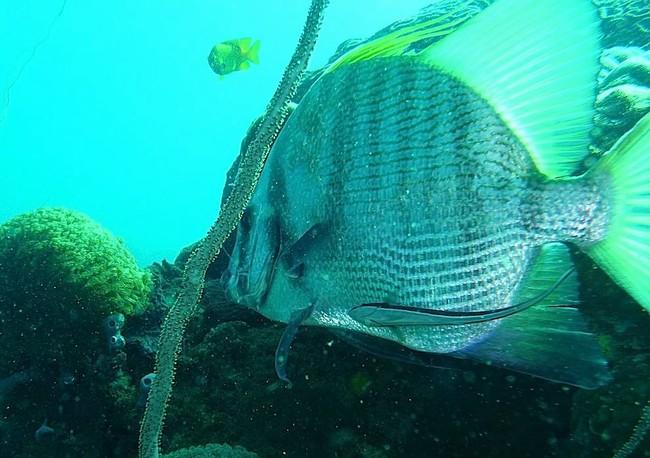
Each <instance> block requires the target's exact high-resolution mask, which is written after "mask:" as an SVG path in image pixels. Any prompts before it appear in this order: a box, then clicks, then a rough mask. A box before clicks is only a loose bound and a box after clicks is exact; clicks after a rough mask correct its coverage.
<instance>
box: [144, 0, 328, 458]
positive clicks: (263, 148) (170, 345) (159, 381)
mask: <svg viewBox="0 0 650 458" xmlns="http://www.w3.org/2000/svg"><path fill="white" fill-rule="evenodd" d="M327 3H328V0H312V2H311V5H310V8H309V12H308V14H307V20H306V22H305V25H304V28H303V31H302V34H301V36H300V39H299V40H298V45H297V47H296V51H295V52H294V54H293V56H292V58H291V61H290V62H289V65H288V66H287V68H286V70H285V72H284V75H283V76H282V79H281V81H280V84H279V85H278V88H277V89H276V92H275V94H274V95H273V97H272V99H271V101H270V103H269V104H268V106H267V108H266V111H265V114H264V116H263V118H262V120H261V122H260V123H259V127H257V129H256V130H255V134H254V138H253V140H252V141H251V143H250V144H249V145H248V148H247V149H246V151H245V153H244V155H243V156H242V158H241V163H240V166H239V171H238V173H237V177H236V179H235V186H234V187H233V189H232V191H231V192H230V194H229V195H228V198H227V199H226V202H225V203H224V205H223V206H222V207H221V211H220V213H219V216H218V217H217V220H216V221H215V223H214V224H213V226H212V227H211V228H210V230H209V231H208V234H207V235H206V236H205V238H204V239H203V240H202V241H201V242H200V243H199V245H198V247H197V248H196V249H195V250H194V251H193V252H192V254H191V255H190V257H189V259H188V260H187V263H186V265H185V271H184V273H183V280H182V284H181V290H180V293H179V295H178V297H177V299H176V302H175V303H174V305H173V306H172V307H171V308H170V310H169V312H168V314H167V317H166V318H165V322H164V323H163V326H162V330H161V335H160V342H159V344H158V353H157V355H156V367H155V373H156V378H155V380H154V382H153V384H152V386H151V390H150V392H149V398H148V402H147V407H146V410H145V414H144V418H143V420H142V425H141V428H140V449H139V456H140V457H141V458H151V457H158V456H159V441H160V435H161V432H162V426H163V421H164V417H165V411H166V408H167V403H168V402H169V398H170V396H171V391H172V384H173V381H174V373H175V367H176V360H177V357H178V352H179V350H180V344H181V341H182V339H183V335H184V332H185V328H186V326H187V323H188V320H189V319H190V317H191V316H192V313H193V312H194V310H195V308H196V306H197V304H198V301H199V299H200V297H201V294H202V291H203V285H204V277H205V272H206V270H207V269H208V266H209V265H210V262H211V261H212V260H214V259H215V257H216V256H217V255H218V254H219V252H220V251H221V247H222V245H223V243H224V242H225V240H226V239H227V238H228V236H229V235H230V234H231V233H232V231H233V230H234V228H235V227H236V225H237V224H238V223H239V220H240V219H241V216H242V214H243V212H244V210H245V209H246V207H247V206H248V203H249V201H250V198H251V196H252V194H253V191H254V190H255V186H256V185H257V182H258V180H259V177H260V175H261V173H262V169H263V167H264V163H265V161H266V158H267V157H268V154H269V152H270V151H271V147H272V146H273V142H274V141H275V139H276V138H277V136H278V134H279V132H280V129H281V128H282V125H283V124H284V121H285V119H286V117H287V116H288V114H289V104H290V102H291V99H292V98H293V96H294V95H295V93H296V90H297V88H298V85H299V84H300V81H301V79H302V76H303V75H304V72H305V69H306V68H307V63H308V60H309V57H310V55H311V52H312V50H313V48H314V45H315V44H316V38H317V36H318V31H319V30H320V24H321V22H322V19H323V13H324V10H325V7H326V6H327Z"/></svg>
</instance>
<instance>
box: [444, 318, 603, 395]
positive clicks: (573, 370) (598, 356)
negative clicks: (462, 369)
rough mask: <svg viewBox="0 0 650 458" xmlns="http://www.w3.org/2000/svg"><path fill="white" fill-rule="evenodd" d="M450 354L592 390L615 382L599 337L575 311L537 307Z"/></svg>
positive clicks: (504, 321) (505, 320)
mask: <svg viewBox="0 0 650 458" xmlns="http://www.w3.org/2000/svg"><path fill="white" fill-rule="evenodd" d="M449 355H450V356H456V357H459V358H469V359H473V360H475V361H481V362H484V363H488V364H491V365H493V366H496V367H502V368H505V369H510V370H513V371H517V372H522V373H525V374H528V375H532V376H535V377H540V378H543V379H546V380H551V381H554V382H560V383H566V384H569V385H574V386H577V387H580V388H586V389H595V388H598V387H600V386H603V385H605V384H606V383H608V382H609V381H610V380H611V374H610V372H609V370H608V368H607V361H606V359H605V357H604V356H603V353H602V350H601V348H600V346H599V344H598V342H597V339H596V337H595V336H594V335H593V334H591V333H590V332H589V331H588V330H587V327H586V325H585V322H584V319H583V318H582V316H581V314H580V311H579V310H578V309H576V308H574V307H553V306H536V307H532V308H530V309H528V310H526V311H524V312H522V313H520V314H517V315H513V316H511V317H508V318H504V319H503V320H502V322H501V324H500V326H499V327H498V328H496V329H495V330H494V331H492V332H491V333H490V334H489V335H488V336H487V337H485V338H484V339H483V340H481V341H479V342H477V343H474V344H472V345H470V346H468V347H467V348H464V349H462V350H459V351H456V352H454V353H450V354H449Z"/></svg>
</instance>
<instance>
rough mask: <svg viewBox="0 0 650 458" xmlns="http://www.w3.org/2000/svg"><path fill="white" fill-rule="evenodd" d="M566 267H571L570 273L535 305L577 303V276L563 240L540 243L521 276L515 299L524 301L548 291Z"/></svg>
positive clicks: (568, 268)
mask: <svg viewBox="0 0 650 458" xmlns="http://www.w3.org/2000/svg"><path fill="white" fill-rule="evenodd" d="M569 270H571V274H570V275H569V276H567V277H566V278H565V279H564V280H563V281H562V282H561V283H560V284H559V285H557V287H556V288H554V289H553V291H551V293H550V294H548V295H547V296H546V297H545V298H544V299H543V300H542V301H540V302H539V303H538V304H536V306H540V305H555V304H563V305H577V304H578V303H579V302H580V300H579V284H578V275H577V273H576V271H575V269H574V265H573V260H572V259H571V253H570V250H569V248H568V247H567V246H566V245H565V244H563V243H548V244H546V245H543V246H542V247H541V248H540V250H539V253H538V254H537V256H536V257H535V259H534V260H533V262H532V264H531V267H530V269H529V270H528V272H527V273H526V275H525V276H524V278H523V279H522V281H521V284H520V286H519V288H518V289H517V292H516V293H515V299H514V302H515V303H517V302H524V301H526V300H530V299H531V298H533V297H537V296H539V295H540V294H541V293H543V292H544V291H548V290H549V288H550V287H551V286H552V285H554V284H555V283H556V282H557V279H558V278H560V277H561V276H562V275H564V274H565V273H566V272H567V271H569Z"/></svg>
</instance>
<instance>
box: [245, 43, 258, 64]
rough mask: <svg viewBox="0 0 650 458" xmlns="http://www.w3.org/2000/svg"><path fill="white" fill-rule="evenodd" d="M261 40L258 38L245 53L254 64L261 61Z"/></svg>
mask: <svg viewBox="0 0 650 458" xmlns="http://www.w3.org/2000/svg"><path fill="white" fill-rule="evenodd" d="M260 43H261V42H260V41H259V40H257V41H256V42H255V43H253V44H252V45H251V46H250V47H249V48H248V49H247V50H246V51H245V52H244V55H245V56H246V58H247V59H248V60H250V61H251V62H252V63H254V64H259V63H260Z"/></svg>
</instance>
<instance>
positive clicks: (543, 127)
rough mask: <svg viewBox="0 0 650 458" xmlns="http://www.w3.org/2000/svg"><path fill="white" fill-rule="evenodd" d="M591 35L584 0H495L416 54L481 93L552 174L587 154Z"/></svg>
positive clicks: (590, 13)
mask: <svg viewBox="0 0 650 458" xmlns="http://www.w3.org/2000/svg"><path fill="white" fill-rule="evenodd" d="M599 37H600V23H599V18H598V15H597V12H596V9H595V7H594V6H593V5H592V2H591V1H590V0H544V1H541V0H497V1H496V2H495V3H494V4H493V5H491V6H489V7H488V8H487V9H485V10H484V11H483V12H481V13H479V14H478V15H476V16H475V17H473V18H472V19H470V20H469V21H467V23H466V24H464V25H463V26H462V27H461V28H459V29H458V30H457V31H455V32H454V33H452V34H450V35H449V36H448V37H445V38H444V39H443V40H441V41H440V42H438V43H434V44H433V45H431V46H430V47H429V48H427V49H425V50H424V51H422V53H421V59H422V60H423V61H425V62H427V63H430V64H431V65H433V66H435V67H436V68H438V69H440V70H441V71H444V72H445V73H448V74H450V75H452V76H454V77H456V78H458V79H459V80H461V81H463V82H464V83H465V84H467V85H468V86H469V87H470V88H472V89H473V90H474V91H475V92H476V93H478V94H480V95H481V96H482V97H483V98H484V99H485V100H487V101H488V102H489V103H490V104H491V106H492V107H493V108H494V110H495V111H496V112H497V113H498V114H499V115H500V116H501V118H502V119H503V121H504V122H505V123H506V124H507V125H508V126H509V127H510V129H511V130H512V131H513V132H514V133H515V134H516V136H517V137H518V138H519V139H520V141H521V142H522V143H523V144H524V145H525V147H526V148H527V150H528V151H529V152H530V154H531V157H532V159H533V161H534V162H535V164H536V166H537V168H538V169H539V171H540V172H542V173H543V174H545V175H546V176H548V177H552V178H555V177H559V176H566V175H570V174H572V173H573V172H575V170H576V168H577V166H578V164H579V163H580V161H581V160H582V159H583V158H584V157H585V155H586V154H587V153H588V146H589V132H590V129H591V120H592V116H593V102H594V98H595V94H596V75H597V72H598V70H599V64H598V58H599V54H600V50H601V46H600V38H599Z"/></svg>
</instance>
